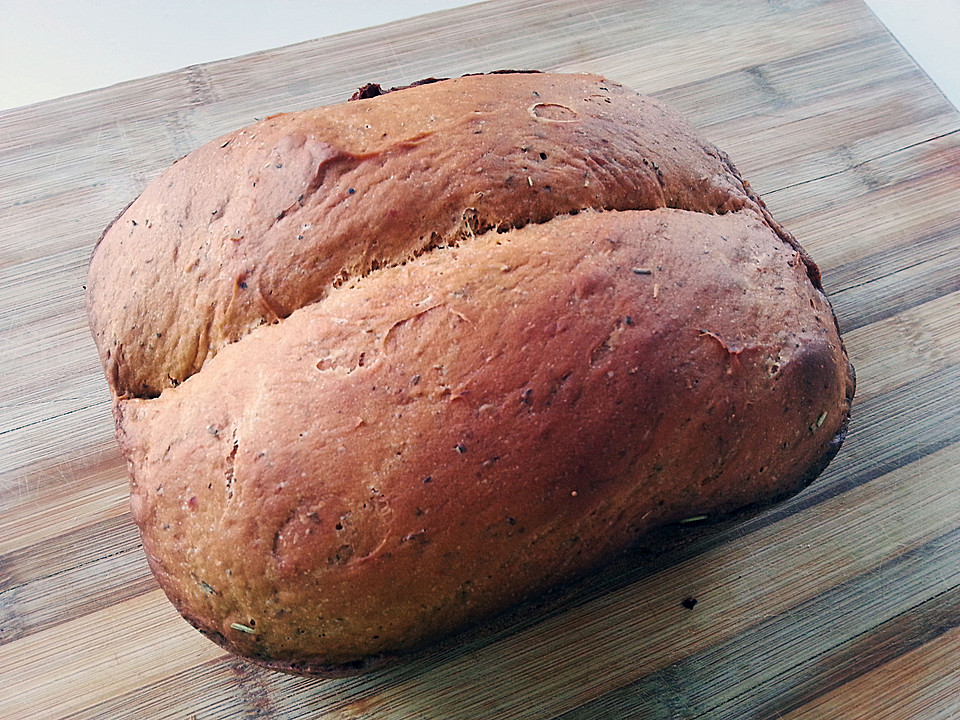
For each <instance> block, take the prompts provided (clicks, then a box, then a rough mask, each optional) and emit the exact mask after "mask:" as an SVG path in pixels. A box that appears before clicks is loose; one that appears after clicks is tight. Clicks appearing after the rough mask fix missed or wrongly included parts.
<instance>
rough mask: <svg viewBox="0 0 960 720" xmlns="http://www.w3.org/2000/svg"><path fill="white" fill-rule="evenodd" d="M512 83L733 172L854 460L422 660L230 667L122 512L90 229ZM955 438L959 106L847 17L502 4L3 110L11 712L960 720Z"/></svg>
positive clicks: (678, 6)
mask: <svg viewBox="0 0 960 720" xmlns="http://www.w3.org/2000/svg"><path fill="white" fill-rule="evenodd" d="M283 21H284V22H290V21H295V18H284V19H283ZM505 67H506V68H540V69H544V70H560V71H592V72H598V73H602V74H605V75H607V76H609V77H611V78H612V79H615V80H618V81H620V82H623V83H625V84H627V85H630V86H632V87H634V88H636V89H638V90H640V91H642V92H646V93H650V94H653V95H656V96H658V97H660V98H662V99H664V100H666V101H668V102H670V103H672V104H673V105H675V106H677V107H678V108H679V109H680V110H681V111H683V112H685V113H686V114H687V115H688V116H689V117H690V119H691V120H692V121H693V122H694V123H695V124H697V125H698V126H699V127H700V128H701V129H702V130H703V131H704V133H705V134H706V135H707V136H708V137H709V138H710V139H712V140H713V141H714V142H716V143H717V144H718V145H719V146H720V147H722V148H724V149H725V150H726V151H727V152H729V154H730V155H731V156H732V157H733V158H734V161H735V162H736V163H737V164H738V166H739V167H740V169H741V171H742V172H743V174H744V175H745V176H746V177H747V178H749V179H750V180H751V182H752V183H753V185H754V186H755V188H756V189H757V190H758V191H759V192H760V193H761V194H762V195H763V196H764V198H765V199H766V201H767V203H768V205H769V206H770V207H771V209H772V211H773V213H774V215H775V216H776V217H777V218H778V219H780V220H781V222H783V223H784V224H785V225H786V226H787V227H788V228H790V229H791V230H792V231H793V233H794V234H795V235H796V236H797V238H798V239H799V240H800V241H801V242H802V243H803V244H804V245H805V246H806V248H807V249H808V250H809V251H810V252H811V254H812V255H813V256H814V257H815V258H816V259H817V260H818V261H819V263H820V264H821V266H822V269H823V275H824V284H825V286H826V288H827V290H828V291H829V292H830V293H831V295H832V298H833V301H834V303H835V307H836V310H837V314H838V316H839V318H840V323H841V325H842V328H843V330H844V331H845V334H846V341H847V344H848V348H849V351H850V355H851V357H852V359H853V362H854V363H855V365H856V367H857V370H858V374H859V393H858V396H857V400H856V404H855V408H854V418H853V422H852V425H851V432H850V436H849V438H848V440H847V443H846V445H845V446H844V448H843V450H842V452H841V454H840V455H839V457H838V458H837V459H836V460H835V461H834V463H833V464H832V465H831V466H830V468H829V469H828V471H827V472H826V473H825V474H824V475H823V476H822V478H821V479H820V480H819V481H818V482H817V483H816V484H815V485H813V486H812V487H811V488H810V489H809V490H807V491H805V492H803V493H802V494H801V495H799V496H798V497H796V498H794V499H792V500H790V501H788V502H787V503H785V504H783V505H780V506H778V507H776V508H774V509H772V510H770V511H768V512H766V513H764V514H762V515H760V516H758V517H755V518H753V519H751V520H748V521H746V522H744V523H742V524H739V525H735V526H732V527H729V526H728V527H721V528H717V529H715V530H713V531H711V532H709V533H706V534H700V535H697V536H695V537H692V538H691V539H690V541H689V542H688V543H686V544H685V545H684V546H683V547H682V548H679V549H671V550H670V551H668V552H665V553H663V554H662V555H660V556H658V557H653V558H650V557H647V558H631V559H627V560H624V561H623V562H621V563H619V564H618V565H617V566H615V567H614V568H612V569H611V570H609V571H607V572H606V573H604V574H602V575H600V576H599V577H597V578H595V579H594V580H593V581H592V582H590V583H587V584H586V585H585V586H584V587H583V588H581V589H580V590H579V591H578V592H577V593H576V594H575V595H574V599H573V600H571V601H570V602H568V603H567V604H565V605H563V606H561V607H550V608H548V609H547V610H545V611H544V613H543V615H542V617H539V618H537V619H531V620H527V621H524V622H523V623H522V624H521V625H520V626H519V627H517V628H515V629H513V630H512V631H507V630H503V631H500V632H498V633H495V634H492V635H486V636H484V637H482V638H479V639H474V640H472V641H470V642H468V643H466V644H465V645H464V646H462V647H460V648H458V649H456V650H452V651H447V652H445V653H443V654H441V655H440V656H437V657H433V658H428V659H424V660H420V661H417V662H416V663H413V664H408V665H402V666H398V667H394V668H389V669H386V670H383V671H379V672H375V673H372V674H369V675H364V676H359V677H355V678H349V679H340V680H316V679H303V678H294V677H288V676H285V675H280V674H276V673H272V672H268V671H265V670H261V669H258V668H255V667H253V666H251V665H249V664H247V663H245V662H242V661H240V660H237V659H234V658H232V657H229V656H227V655H225V654H224V653H223V652H222V651H221V650H220V649H219V648H217V647H216V646H214V645H212V644H211V643H209V642H208V641H207V640H205V639H204V638H202V637H201V636H200V635H199V634H198V633H196V632H195V631H194V630H192V629H191V628H190V627H189V626H187V624H186V623H185V622H183V621H182V620H181V619H180V618H179V616H178V615H177V614H176V612H175V611H174V609H173V608H172V606H170V605H169V604H168V603H167V601H166V600H165V599H164V597H163V596H162V593H161V592H160V590H158V589H157V586H156V585H155V584H154V582H153V579H152V577H151V576H150V574H149V571H148V570H147V567H146V563H145V560H144V558H143V556H142V553H141V550H140V547H139V542H138V537H137V534H136V532H135V530H134V528H133V526H132V524H131V522H130V517H129V513H128V510H127V499H126V477H125V468H124V464H123V461H122V459H121V457H120V455H119V454H118V451H117V449H116V447H115V446H114V443H113V440H112V434H111V433H112V425H111V418H110V412H109V403H108V395H107V390H106V385H105V383H104V381H103V379H102V376H101V371H100V368H99V365H98V361H97V357H96V353H95V350H94V347H93V343H92V341H91V340H90V338H89V336H88V332H87V329H86V324H85V318H84V312H83V283H84V277H85V266H86V263H87V260H88V257H89V255H90V251H91V248H92V246H93V243H94V242H95V240H96V239H97V237H98V235H99V233H100V231H101V229H102V228H103V227H104V226H106V224H107V223H108V222H109V221H110V220H111V219H112V218H113V217H114V216H115V215H116V214H117V212H118V211H119V210H121V209H122V208H123V207H124V206H125V205H126V204H127V203H128V202H130V201H131V200H132V199H133V198H134V197H135V196H136V195H137V194H138V193H139V192H140V190H142V188H143V187H144V185H145V184H146V183H147V182H148V181H149V180H150V179H152V178H154V177H155V176H156V175H157V174H158V173H160V172H161V170H163V169H164V168H165V167H167V166H168V165H169V164H170V163H172V162H173V161H174V160H175V159H177V158H178V157H180V156H182V155H184V154H186V153H187V152H188V151H190V150H191V149H193V148H195V147H196V146H198V145H200V144H201V143H203V142H204V141H206V140H208V139H211V138H213V137H215V136H217V135H219V134H221V133H224V132H226V131H228V130H231V129H233V128H235V127H239V126H241V125H245V124H248V123H250V122H252V121H253V120H254V119H255V118H261V117H264V116H266V115H269V114H272V113H276V112H281V111H287V110H295V109H301V108H305V107H310V106H315V105H318V104H322V103H329V102H334V101H339V100H343V99H345V98H346V97H348V96H349V95H350V93H351V92H352V91H353V89H354V88H356V87H358V86H359V85H361V84H363V83H365V82H367V81H376V82H380V83H383V84H384V85H385V86H387V85H398V84H404V83H407V82H410V81H413V80H417V79H419V78H421V77H427V76H431V75H458V74H462V73H467V72H478V71H487V70H493V69H498V68H505ZM958 441H960V114H958V113H957V111H956V110H955V109H954V108H953V107H952V106H950V105H949V103H948V102H947V101H946V100H945V99H944V98H943V96H942V95H941V94H940V93H939V92H938V91H937V89H936V88H935V87H934V86H933V85H932V84H931V82H930V81H929V80H928V79H927V78H926V77H925V76H924V74H923V73H922V72H921V71H920V70H919V69H918V68H917V66H916V65H915V64H914V63H913V61H912V60H911V59H910V58H909V57H908V56H907V55H906V54H905V53H904V51H903V49H902V48H901V47H900V46H899V45H898V44H897V43H896V41H895V40H894V39H893V38H892V37H891V36H890V35H889V34H888V33H887V32H886V31H885V30H884V28H883V27H882V26H881V25H880V24H879V23H878V22H877V21H876V20H875V18H874V17H873V16H872V15H871V14H870V13H869V11H868V10H867V9H866V8H865V7H864V6H863V5H862V4H861V3H860V2H859V0H838V1H837V2H816V1H815V0H810V1H804V0H795V1H791V0H781V1H779V2H774V1H770V2H762V1H761V0H738V1H736V2H734V1H733V0H729V1H728V2H715V1H714V0H702V1H700V2H685V3H660V2H634V1H630V2H627V1H622V2H615V1H610V2H606V1H600V0H577V1H576V2H573V1H568V0H539V1H538V0H525V1H521V2H507V1H506V0H494V1H493V2H486V3H480V4H477V5H473V6H469V7H465V8H461V9H457V10H453V11H448V12H442V13H438V14H435V15H430V16H427V17H423V18H419V19H414V20H410V21H405V22H400V23H395V24H391V25H387V26H383V27H378V28H373V29H370V30H364V31H361V32H356V33H350V34H347V35H342V36H337V37H332V38H327V39H322V40H317V41H314V42H308V43H304V44H301V45H296V46H293V47H288V48H282V49H279V50H275V51H270V52H266V53H259V54H256V55H250V56H246V57H242V58H237V59H234V60H228V61H224V62H218V63H212V64H209V65H203V66H195V67H190V68H186V69H184V70H182V71H178V72H173V73H168V74H165V75H160V76H157V77H151V78H146V79H143V80H139V81H135V82H130V83H125V84H122V85H118V86H115V87H112V88H108V89H105V90H99V91H96V92H90V93H84V94H82V95H76V96H72V97H68V98H64V99H60V100H56V101H53V102H48V103H44V104H40V105H36V106H31V107H27V108H23V109H18V110H13V111H8V112H5V113H0V717H2V718H28V717H31V718H32V717H36V718H68V717H69V718H138V719H140V718H180V719H182V720H188V719H195V720H208V719H212V718H253V717H258V718H261V717H277V718H313V717H329V718H443V719H449V720H456V719H460V718H563V719H564V720H574V719H580V718H583V719H587V718H590V719H592V718H730V719H740V718H790V719H791V720H796V719H799V718H804V719H807V718H831V719H832V718H854V717H856V718H871V719H875V718H898V719H902V720H908V719H911V720H912V719H915V718H922V719H924V720H930V719H932V718H960V560H958V557H960V552H958V551H960V442H958ZM685 599H688V602H687V603H686V605H687V606H691V605H692V607H685V606H684V604H683V602H682V601H683V600H685ZM692 599H695V600H696V601H697V602H696V604H693V603H692V602H690V601H689V600H692Z"/></svg>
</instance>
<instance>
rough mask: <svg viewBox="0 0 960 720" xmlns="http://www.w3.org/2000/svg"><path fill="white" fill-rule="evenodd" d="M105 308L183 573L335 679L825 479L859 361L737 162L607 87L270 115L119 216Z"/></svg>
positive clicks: (131, 436) (261, 655) (553, 84)
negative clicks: (652, 540)
mask: <svg viewBox="0 0 960 720" xmlns="http://www.w3.org/2000/svg"><path fill="white" fill-rule="evenodd" d="M87 293H88V294H87V301H88V310H89V316H90V322H91V327H92V330H93V334H94V337H95V339H96V342H97V346H98V349H99V352H100V356H101V360H102V362H103V366H104V369H105V373H106V377H107V380H108V384H109V386H110V390H111V393H112V395H113V405H114V414H115V418H116V431H117V438H118V441H119V443H120V446H121V448H122V450H123V452H124V454H125V456H126V458H127V460H128V463H129V469H130V475H131V501H132V508H133V517H134V519H135V521H136V523H137V524H138V525H139V527H140V530H141V534H142V538H143V544H144V549H145V551H146V555H147V558H148V560H149V563H150V566H151V568H152V570H153V572H154V573H155V575H156V577H157V579H158V581H159V583H160V585H161V586H162V587H163V589H164V590H165V591H166V593H167V595H168V596H169V597H170V599H171V600H172V601H173V603H174V604H175V605H176V606H177V608H178V609H179V611H180V612H181V613H182V614H183V615H184V617H185V618H186V619H187V620H188V621H189V622H191V623H192V624H193V625H195V626H196V627H197V628H199V629H200V630H201V631H202V632H204V633H205V634H207V635H208V636H209V637H211V638H212V639H214V640H215V641H216V642H218V643H220V644H221V645H223V646H224V647H226V648H228V649H230V650H231V651H233V652H236V653H239V654H241V655H244V656H247V657H250V658H252V659H254V660H255V661H257V662H260V663H262V664H265V665H268V666H270V667H273V668H277V669H280V670H286V671H292V672H302V673H319V674H336V673H339V672H343V671H346V670H355V669H358V668H363V667H369V666H372V665H373V664H376V663H377V662H379V661H382V660H383V659H386V658H391V657H395V656H398V655H402V654H404V653H407V652H410V651H412V650H416V649H418V648H422V647H424V646H425V645H429V644H430V643H431V642H434V641H436V640H438V639H440V638H444V637H448V636H451V635H452V634H455V633H457V632H459V631H461V630H463V629H465V628H467V627H470V626H472V625H474V624H475V623H478V622H481V621H484V620H488V619H490V618H491V617H494V616H496V615H497V614H498V613H501V612H503V611H505V610H507V609H509V608H511V607H513V606H515V605H516V604H517V603H520V602H522V601H524V600H526V599H529V598H531V597H535V596H536V595H537V594H539V593H542V592H544V591H545V590H547V589H549V588H553V587H556V586H558V585H560V584H563V583H566V582H569V581H571V580H573V579H575V578H577V577H580V576H583V575H584V574H585V573H588V572H590V571H591V570H593V569H595V568H597V567H599V566H601V565H602V564H603V563H605V562H607V561H609V560H610V559H611V558H613V557H615V556H616V555H617V554H619V553H622V552H623V551H625V550H626V549H628V548H630V547H631V546H632V545H633V544H634V543H635V542H636V541H637V540H638V538H642V537H644V536H645V535H646V534H647V533H649V532H650V531H651V530H653V529H655V528H658V527H663V526H665V525H669V524H671V523H678V522H681V521H683V520H684V519H688V518H690V517H693V516H696V517H702V516H707V517H710V518H715V517H721V516H723V515H725V514H727V513H731V512H733V511H735V510H737V509H739V508H743V507H744V506H749V505H754V504H758V503H765V502H769V501H772V500H774V499H777V498H781V497H783V496H785V495H787V494H789V493H792V492H795V491H797V490H799V489H800V488H802V487H803V486H804V484H805V483H807V482H809V481H810V480H812V479H813V478H814V477H815V476H816V475H817V474H818V473H819V472H820V471H822V469H823V468H824V467H825V466H826V464H827V463H828V462H829V461H830V459H831V458H832V457H833V456H834V454H835V453H836V452H837V450H838V449H839V446H840V443H841V442H842V439H843V435H844V431H845V428H846V424H847V419H848V416H849V411H850V404H851V400H852V396H853V391H854V379H853V371H852V368H851V366H850V364H849V362H848V360H847V356H846V353H845V351H844V347H843V343H842V341H841V338H840V336H839V333H838V329H837V324H836V321H835V318H834V315H833V313H832V310H831V307H830V304H829V302H828V300H827V298H826V296H825V295H824V293H823V290H822V288H821V285H820V277H819V272H818V270H817V267H816V265H815V264H814V263H813V261H812V260H811V259H810V258H809V257H808V256H807V254H806V253H805V252H804V251H803V250H802V249H801V248H800V246H799V245H798V244H797V243H796V242H795V241H794V239H793V238H792V237H791V236H790V235H789V234H788V233H787V232H786V231H785V230H784V229H783V228H781V227H780V226H779V225H778V224H777V223H776V222H775V221H774V220H773V219H772V218H771V216H770V214H769V212H768V211H767V209H766V208H765V207H764V205H763V203H762V202H761V201H760V199H759V198H757V197H756V196H755V195H754V194H753V193H752V192H751V190H750V187H749V185H748V184H747V183H746V182H744V181H743V180H741V178H740V177H739V175H738V173H737V171H736V170H735V168H734V167H733V165H732V164H731V163H730V161H729V160H728V159H727V158H726V156H725V155H723V154H722V153H721V152H720V151H718V150H717V149H716V148H714V147H713V146H712V145H710V144H709V143H708V142H706V141H705V140H704V139H702V138H701V137H700V136H699V135H698V134H697V133H696V131H694V130H693V129H692V128H691V127H690V126H689V125H687V124H686V123H685V121H684V120H683V119H682V118H681V117H679V116H678V115H677V114H675V113H674V112H672V111H670V110H668V109H667V108H665V107H664V106H663V105H661V104H660V103H658V102H656V101H654V100H652V99H650V98H645V97H642V96H639V95H637V94H636V93H634V92H632V91H630V90H628V89H626V88H624V87H622V86H620V85H617V84H616V83H612V82H609V81H607V80H605V79H603V78H601V77H596V76H590V75H551V74H540V73H499V74H491V75H481V76H467V77H462V78H458V79H449V80H443V81H431V82H426V83H423V84H418V85H416V86H411V87H407V88H403V89H398V90H395V91H392V92H387V93H383V92H382V91H380V90H379V88H378V87H377V86H368V87H367V88H365V89H364V90H363V92H362V93H361V94H360V97H359V99H357V100H356V101H355V102H348V103H343V104H340V105H334V106H331V107H323V108H318V109H316V110H310V111H306V112H298V113H290V114H283V115H278V116H274V117H270V118H267V119H266V120H263V121H261V122H258V123H256V124H254V125H252V126H250V127H247V128H244V129H242V130H238V131H236V132H234V133H231V134H229V135H226V136H224V137H222V138H219V139H217V140H215V141H213V142H211V143H209V144H207V145H205V146H203V147H201V148H199V149H198V150H196V151H195V152H193V153H191V154H190V155H188V156H187V157H185V158H183V159H182V160H180V161H179V162H177V163H176V164H174V165H173V166H172V167H171V168H170V169H169V170H168V171H167V172H166V173H165V174H163V175H162V176H161V177H160V178H158V179H157V180H156V181H155V182H153V183H152V184H151V185H150V186H149V187H148V188H147V189H146V190H145V191H144V192H143V194H142V195H141V196H140V197H139V198H138V199H137V200H136V201H135V202H133V203H132V204H131V205H130V206H129V207H128V208H127V209H126V210H125V211H124V212H123V213H122V214H121V215H120V216H119V217H118V218H117V219H116V220H115V221H114V222H113V223H112V224H111V226H110V227H108V228H107V230H106V231H105V232H104V234H103V236H102V237H101V239H100V241H99V243H98V245H97V247H96V249H95V252H94V255H93V258H92V261H91V266H90V274H89V281H88V284H87Z"/></svg>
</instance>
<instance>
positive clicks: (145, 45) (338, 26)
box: [0, 0, 960, 111]
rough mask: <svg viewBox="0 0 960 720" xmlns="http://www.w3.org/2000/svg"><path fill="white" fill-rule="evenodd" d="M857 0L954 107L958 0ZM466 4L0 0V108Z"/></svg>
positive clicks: (959, 52)
mask: <svg viewBox="0 0 960 720" xmlns="http://www.w3.org/2000/svg"><path fill="white" fill-rule="evenodd" d="M650 1H651V2H656V1H658V0H650ZM663 1H666V0H663ZM585 2H589V0H585ZM866 3H867V5H868V6H869V7H870V8H871V9H872V10H873V11H874V12H875V13H876V14H877V16H878V17H879V18H880V19H881V21H882V22H883V23H884V24H885V25H886V26H887V27H888V28H889V29H890V31H891V32H892V33H893V34H894V35H895V36H896V37H897V39H898V40H899V41H900V43H901V44H902V45H903V46H904V47H905V48H906V50H907V51H908V52H909V53H910V54H911V55H912V56H913V57H914V59H915V60H916V61H917V62H918V63H919V64H920V66H921V67H923V68H924V70H926V72H927V74H928V75H930V77H931V78H932V79H933V80H934V82H936V83H937V84H938V85H939V86H940V88H941V89H942V90H943V91H944V93H945V94H946V95H947V97H949V98H950V100H951V102H953V104H954V106H955V107H960V0H866ZM468 4H470V2H469V0H313V1H312V2H309V1H307V0H259V1H258V2H254V1H253V0H234V1H233V2H228V1H227V0H212V1H209V2H204V1H203V0H125V1H124V0H98V1H96V2H94V0H72V1H68V0H0V111H2V110H4V109H8V108H13V107H18V106H21V105H27V104H31V103H35V102H40V101H43V100H48V99H52V98H56V97H60V96H63V95H69V94H73V93H77V92H83V91H86V90H92V89H94V88H98V87H105V86H107V85H112V84H114V83H117V82H122V81H124V80H133V79H136V78H140V77H146V76H148V75H155V74H158V73H163V72H168V71H170V70H176V69H178V68H182V67H185V66H187V65H193V64H196V63H203V62H209V61H212V60H221V59H225V58H231V57H236V56H238V55H245V54H247V53H251V52H257V51H260V50H267V49H270V48H274V47H280V46H283V45H291V44H293V43H297V42H302V41H304V40H310V39H313V38H317V37H322V36H326V35H334V34H337V33H341V32H346V31H348V30H356V29H358V28H362V27H368V26H371V25H380V24H383V23H387V22H391V21H394V20H398V19H401V18H406V17H413V16H416V15H420V14H423V13H427V12H432V11H435V10H442V9H446V8H451V7H456V6H459V5H468Z"/></svg>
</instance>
